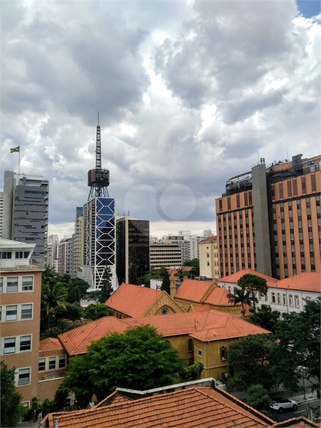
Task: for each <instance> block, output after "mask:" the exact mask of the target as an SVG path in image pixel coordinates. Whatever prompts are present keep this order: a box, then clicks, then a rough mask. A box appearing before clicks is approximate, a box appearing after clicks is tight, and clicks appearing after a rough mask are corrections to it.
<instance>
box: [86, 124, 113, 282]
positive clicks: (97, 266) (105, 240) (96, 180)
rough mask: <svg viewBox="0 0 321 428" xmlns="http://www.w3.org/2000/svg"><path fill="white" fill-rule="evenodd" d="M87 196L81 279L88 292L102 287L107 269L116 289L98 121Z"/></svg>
mask: <svg viewBox="0 0 321 428" xmlns="http://www.w3.org/2000/svg"><path fill="white" fill-rule="evenodd" d="M88 186H89V187H90V192H89V196H88V202H87V203H86V204H85V205H84V212H83V214H84V266H83V279H84V280H85V281H87V282H88V284H89V286H90V288H91V289H99V288H100V287H101V286H102V279H103V274H104V272H105V269H106V268H110V271H111V274H112V285H113V288H114V289H116V287H117V284H118V281H117V276H116V254H115V242H116V237H115V200H114V199H113V198H110V197H109V194H108V186H109V171H108V170H107V169H102V166H101V139H100V126H99V119H98V125H97V128H96V168H95V169H91V170H90V171H88Z"/></svg>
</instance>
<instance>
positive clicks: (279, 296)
mask: <svg viewBox="0 0 321 428" xmlns="http://www.w3.org/2000/svg"><path fill="white" fill-rule="evenodd" d="M245 274H252V275H257V276H260V277H261V278H264V279H266V282H267V286H268V292H267V295H266V296H258V301H259V302H258V304H257V307H260V306H261V305H269V306H271V309H272V310H275V311H279V312H280V313H281V314H282V313H289V312H302V311H303V310H304V305H305V304H306V301H307V300H316V299H317V298H318V297H321V273H319V272H303V273H300V274H299V275H294V276H292V277H290V278H286V279H282V280H277V279H275V278H272V277H269V276H267V275H263V274H261V273H260V272H256V271H253V270H251V269H244V270H242V271H239V272H236V273H234V274H232V275H229V276H226V277H224V278H220V279H219V280H218V281H217V285H218V286H219V287H222V288H225V289H226V290H228V291H229V292H230V293H233V292H234V289H235V288H237V287H238V285H237V281H238V280H239V279H240V278H241V277H242V276H243V275H245Z"/></svg>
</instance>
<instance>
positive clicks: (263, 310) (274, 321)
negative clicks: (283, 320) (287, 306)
mask: <svg viewBox="0 0 321 428" xmlns="http://www.w3.org/2000/svg"><path fill="white" fill-rule="evenodd" d="M279 318H280V312H279V311H272V309H271V306H269V305H262V306H261V307H260V308H258V310H257V312H256V314H252V315H250V317H249V321H250V322H253V324H256V325H258V326H260V327H262V328H265V329H266V330H269V331H271V332H272V333H274V332H275V330H276V328H277V325H278V323H279Z"/></svg>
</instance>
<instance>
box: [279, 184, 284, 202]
mask: <svg viewBox="0 0 321 428" xmlns="http://www.w3.org/2000/svg"><path fill="white" fill-rule="evenodd" d="M279 195H280V198H282V199H283V183H279Z"/></svg>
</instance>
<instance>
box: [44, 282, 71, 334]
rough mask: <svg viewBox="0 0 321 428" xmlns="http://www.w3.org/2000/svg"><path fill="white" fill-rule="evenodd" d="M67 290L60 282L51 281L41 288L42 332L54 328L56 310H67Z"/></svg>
mask: <svg viewBox="0 0 321 428" xmlns="http://www.w3.org/2000/svg"><path fill="white" fill-rule="evenodd" d="M66 298H67V290H66V288H65V286H64V285H63V284H62V283H60V282H57V283H55V282H53V281H49V282H47V283H43V284H42V287H41V324H40V327H41V331H42V332H43V331H45V330H47V329H48V328H50V327H53V326H54V323H55V310H56V309H57V308H62V309H66Z"/></svg>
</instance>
